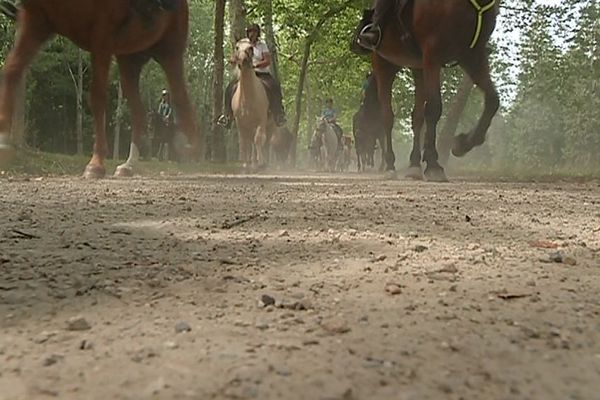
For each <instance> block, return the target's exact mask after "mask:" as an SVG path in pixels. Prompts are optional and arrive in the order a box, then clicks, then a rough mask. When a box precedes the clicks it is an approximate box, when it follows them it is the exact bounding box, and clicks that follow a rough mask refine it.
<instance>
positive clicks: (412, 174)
mask: <svg viewBox="0 0 600 400" xmlns="http://www.w3.org/2000/svg"><path fill="white" fill-rule="evenodd" d="M405 176H406V177H407V178H409V179H414V180H415V181H422V180H423V171H422V170H421V167H410V168H408V170H407V171H406V174H405Z"/></svg>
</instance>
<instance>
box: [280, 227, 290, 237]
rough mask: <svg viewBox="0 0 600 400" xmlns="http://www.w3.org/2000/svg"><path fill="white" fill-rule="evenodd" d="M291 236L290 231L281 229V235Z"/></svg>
mask: <svg viewBox="0 0 600 400" xmlns="http://www.w3.org/2000/svg"><path fill="white" fill-rule="evenodd" d="M289 236H290V233H289V232H288V231H286V230H285V229H284V230H281V231H279V237H289Z"/></svg>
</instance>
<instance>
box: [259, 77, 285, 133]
mask: <svg viewBox="0 0 600 400" xmlns="http://www.w3.org/2000/svg"><path fill="white" fill-rule="evenodd" d="M257 75H258V77H259V78H260V79H262V80H263V81H264V82H265V84H266V86H267V97H268V98H269V109H270V110H271V114H273V119H274V120H275V123H276V124H277V125H278V126H283V125H284V124H285V110H284V108H283V95H282V94H281V85H280V84H279V82H277V80H276V79H275V77H273V75H271V74H268V73H259V74H257Z"/></svg>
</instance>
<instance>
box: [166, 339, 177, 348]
mask: <svg viewBox="0 0 600 400" xmlns="http://www.w3.org/2000/svg"><path fill="white" fill-rule="evenodd" d="M163 345H164V346H165V349H167V350H175V349H177V348H178V347H179V345H178V344H177V343H176V342H173V341H170V340H169V341H166V342H165V343H164V344H163Z"/></svg>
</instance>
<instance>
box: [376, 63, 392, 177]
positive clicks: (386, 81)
mask: <svg viewBox="0 0 600 400" xmlns="http://www.w3.org/2000/svg"><path fill="white" fill-rule="evenodd" d="M372 64H373V75H374V76H375V79H376V80H377V94H378V98H379V104H380V105H381V120H382V126H383V132H384V134H385V140H386V153H385V162H386V171H389V172H390V175H391V177H393V176H395V170H396V167H395V166H394V163H395V162H396V156H395V155H394V150H393V148H392V128H393V126H394V111H393V109H392V84H393V83H394V78H395V76H396V68H395V67H394V66H393V65H391V64H390V63H389V62H387V61H385V60H384V59H383V58H381V57H380V56H378V55H376V54H374V56H373V61H372Z"/></svg>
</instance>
